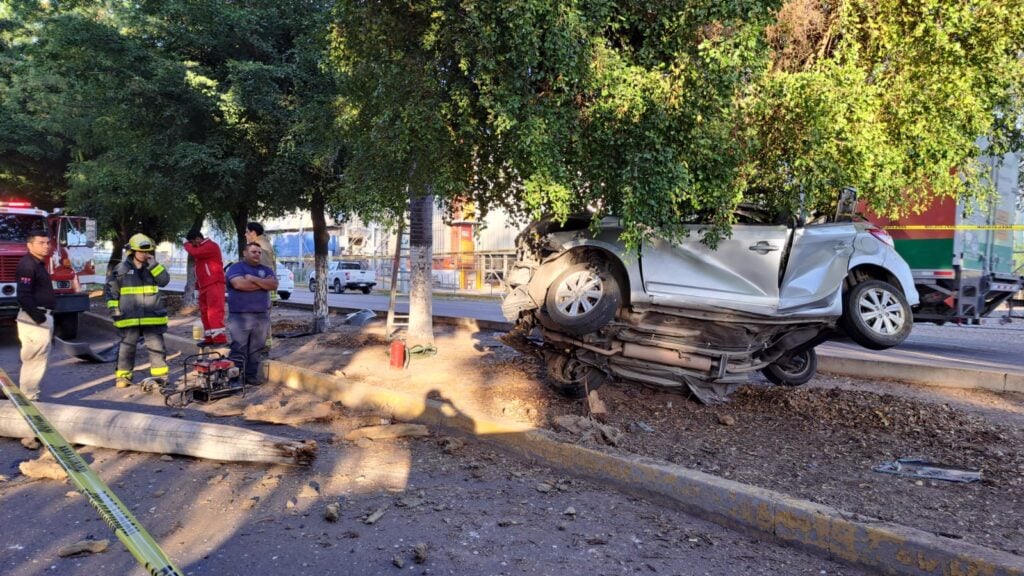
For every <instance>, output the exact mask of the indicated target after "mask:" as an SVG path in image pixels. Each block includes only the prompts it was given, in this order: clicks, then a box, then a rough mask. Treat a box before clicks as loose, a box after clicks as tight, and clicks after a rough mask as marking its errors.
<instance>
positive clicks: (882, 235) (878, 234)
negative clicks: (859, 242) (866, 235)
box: [868, 228, 896, 248]
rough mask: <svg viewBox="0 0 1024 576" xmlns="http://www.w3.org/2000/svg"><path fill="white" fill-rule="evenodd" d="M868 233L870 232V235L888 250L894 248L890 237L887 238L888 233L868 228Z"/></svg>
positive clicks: (879, 229)
mask: <svg viewBox="0 0 1024 576" xmlns="http://www.w3.org/2000/svg"><path fill="white" fill-rule="evenodd" d="M868 232H870V233H871V235H872V236H874V237H875V239H876V240H878V241H879V242H881V243H882V244H885V245H886V246H888V247H890V248H895V247H896V244H895V243H894V242H893V241H892V236H889V233H888V232H886V231H885V230H882V229H881V228H868Z"/></svg>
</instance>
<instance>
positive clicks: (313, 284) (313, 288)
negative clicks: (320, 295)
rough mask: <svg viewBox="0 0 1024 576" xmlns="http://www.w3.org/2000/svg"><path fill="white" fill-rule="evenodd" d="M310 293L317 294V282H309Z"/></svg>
mask: <svg viewBox="0 0 1024 576" xmlns="http://www.w3.org/2000/svg"><path fill="white" fill-rule="evenodd" d="M309 291H310V292H316V280H310V281H309Z"/></svg>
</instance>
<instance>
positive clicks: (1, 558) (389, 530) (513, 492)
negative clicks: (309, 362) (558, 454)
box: [0, 312, 866, 576]
mask: <svg viewBox="0 0 1024 576" xmlns="http://www.w3.org/2000/svg"><path fill="white" fill-rule="evenodd" d="M274 316H275V324H277V325H278V326H284V323H283V322H278V321H279V320H281V319H282V315H281V314H278V313H276V312H275V315H274ZM193 319H194V317H193V318H189V317H183V318H174V319H172V332H174V333H175V334H176V335H181V336H185V335H187V334H188V333H189V332H190V330H189V328H190V326H191V322H192V320H193ZM293 320H294V318H293ZM300 320H301V319H300ZM370 333H371V332H369V331H367V332H363V331H358V330H352V329H346V328H339V329H337V330H336V331H334V332H332V333H331V334H330V337H332V338H333V337H338V338H339V341H342V340H340V339H342V338H344V341H345V342H363V343H367V342H369V344H368V345H367V346H366V347H365V349H359V350H352V349H347V350H349V351H350V352H351V353H350V354H348V355H347V356H344V355H342V354H340V353H339V352H340V351H343V350H346V349H345V348H341V347H338V346H335V345H324V343H323V342H319V343H318V342H317V340H314V339H311V338H304V339H302V338H296V339H285V338H280V339H278V340H277V341H276V342H277V346H276V348H275V349H274V355H275V356H277V355H282V356H284V355H287V356H288V360H289V361H294V362H296V363H302V362H303V359H304V358H305V357H311V358H316V359H317V360H323V359H325V358H327V359H334V361H336V362H337V363H338V365H339V366H341V365H344V366H345V367H347V368H350V369H352V370H353V371H354V372H355V373H357V374H360V375H361V376H360V377H362V375H364V374H367V373H368V372H363V371H362V370H363V368H364V367H365V368H366V369H367V370H369V369H371V368H372V369H373V370H375V371H376V372H379V373H381V374H384V375H389V372H388V371H387V369H386V368H381V366H382V365H385V364H386V363H387V361H386V357H384V356H383V345H381V344H377V343H376V342H377V340H376V338H375V337H367V336H366V335H367V334H370ZM80 337H81V339H82V340H83V341H87V342H92V343H94V344H96V345H99V344H100V343H102V342H105V341H109V340H110V339H112V338H113V337H114V336H113V332H112V331H111V329H110V327H109V326H108V325H103V324H101V323H93V322H86V323H83V327H82V330H81V332H80ZM12 340H13V337H10V336H9V337H8V339H7V340H6V341H3V334H0V341H2V344H3V345H2V346H0V360H3V362H6V363H10V362H13V361H15V358H16V357H17V341H16V340H13V342H12ZM454 342H455V341H454V340H452V341H449V340H445V341H442V342H441V344H442V349H441V353H440V355H439V356H438V357H437V359H435V360H415V361H414V362H415V364H414V367H415V368H418V369H425V370H424V371H425V372H430V373H433V372H435V371H436V370H439V369H440V366H441V365H442V362H441V361H442V359H443V360H444V361H454V359H455V356H456V355H455V351H456V350H458V349H459V348H457V347H456V346H455V343H454ZM467 342H472V340H469V341H467ZM470 346H471V344H470ZM470 349H472V348H470ZM300 350H301V351H302V352H300ZM493 352H494V355H495V357H498V356H502V355H504V354H505V352H506V350H504V349H499V348H495V349H493ZM364 354H365V358H364V356H363V355H364ZM352 357H355V358H357V360H355V361H350V362H347V363H346V361H345V358H352ZM466 359H467V360H468V361H470V362H472V363H473V364H477V363H480V362H481V360H480V359H479V358H477V357H476V355H475V354H470V355H467V356H466ZM171 365H172V376H173V377H175V378H177V377H180V374H181V361H180V360H177V361H172V362H171ZM112 368H113V367H112V365H111V364H89V363H82V362H77V361H74V360H72V359H70V358H68V357H67V356H65V355H63V354H62V353H61V352H60V351H56V352H55V354H54V356H53V358H51V365H50V369H49V371H48V372H47V377H46V378H44V381H43V386H42V388H43V395H44V397H45V398H47V400H48V401H52V402H56V403H72V404H75V405H80V406H85V407H89V406H93V407H103V408H114V409H118V408H121V409H124V410H127V411H131V412H142V413H151V414H159V415H163V416H168V415H170V416H173V417H177V418H182V419H184V420H186V421H191V422H213V423H219V424H229V425H234V426H239V427H243V428H246V429H251V430H258V431H262V432H268V433H271V434H275V435H278V436H283V437H285V438H289V439H291V440H307V439H313V440H316V442H317V443H318V445H319V456H318V458H317V459H316V460H315V461H314V462H312V463H311V465H310V466H308V467H306V466H303V467H292V466H283V465H271V464H256V463H241V462H215V461H211V460H200V459H194V458H190V457H185V456H179V455H169V454H168V455H159V454H147V453H138V452H131V451H118V450H112V449H104V448H94V447H79V448H78V452H79V453H80V454H82V455H83V457H85V458H86V459H87V460H88V461H89V462H90V464H91V467H92V468H93V469H94V470H95V471H96V473H97V474H98V475H99V476H100V477H101V478H103V479H104V481H105V482H106V483H107V484H108V485H109V486H110V488H111V489H112V490H113V491H115V492H116V494H117V495H118V497H119V498H120V499H121V500H122V501H123V502H124V503H125V504H126V505H127V506H128V507H129V508H130V509H131V510H132V511H133V513H134V514H135V515H136V517H137V518H138V520H139V521H140V523H141V524H142V525H143V526H144V527H145V528H146V529H147V531H148V532H149V533H150V534H151V535H152V536H153V537H154V539H155V540H156V541H157V542H158V543H159V545H160V546H161V548H162V549H163V550H164V551H165V552H166V553H167V554H168V556H169V557H170V558H172V559H173V561H174V562H175V563H176V564H177V565H178V567H179V568H181V569H182V570H183V571H184V572H186V573H188V574H194V575H197V576H200V575H206V574H216V575H218V576H243V575H244V576H251V575H253V574H275V575H282V576H284V575H287V576H306V575H314V574H317V575H319V574H333V573H337V572H339V568H338V567H339V566H344V568H343V569H342V571H344V572H345V573H352V574H400V573H402V572H404V571H405V570H404V569H407V570H409V571H410V572H408V573H415V574H436V575H442V574H449V575H453V574H493V575H496V576H497V575H503V576H511V575H519V574H571V573H584V574H602V575H609V576H612V575H626V574H639V573H644V574H647V573H651V574H694V575H703V576H730V575H733V574H749V575H752V576H774V575H775V574H787V575H789V574H793V575H806V576H812V575H813V576H821V575H823V574H827V575H830V576H864V575H865V574H866V573H865V572H864V571H863V570H860V569H857V568H851V567H849V566H843V565H841V564H837V563H836V562H835V561H833V560H829V559H827V558H821V557H817V556H811V555H809V554H806V553H804V552H801V551H800V550H798V549H795V548H791V547H783V546H778V545H776V544H775V543H773V542H765V541H759V540H758V539H756V538H752V537H751V536H750V535H746V534H742V533H739V532H735V531H731V530H728V529H726V528H723V527H721V526H718V525H715V524H712V523H710V522H706V521H703V520H700V519H698V518H694V517H692V516H689V515H687V514H685V513H683V512H680V511H678V510H674V509H672V508H666V507H664V506H662V505H661V504H659V503H655V502H648V501H646V500H644V499H641V498H635V497H632V496H629V495H625V494H622V493H620V492H617V491H615V490H613V489H611V488H609V487H607V486H602V485H597V484H594V483H592V482H588V481H586V480H585V479H581V478H578V477H575V476H574V475H573V474H572V473H571V471H566V470H552V469H550V468H548V467H545V466H538V465H536V464H535V463H532V462H528V461H523V459H521V458H518V457H513V456H509V455H507V454H503V453H500V452H498V451H495V450H494V449H493V448H491V447H489V446H488V445H486V444H485V443H483V442H477V441H473V440H472V439H468V438H458V437H452V436H448V435H447V434H448V431H445V430H438V429H433V428H430V427H427V431H428V433H429V436H415V437H409V436H403V437H400V438H384V436H396V435H397V434H395V433H394V432H395V431H396V430H397V429H398V428H402V430H404V432H403V434H404V433H408V432H412V433H416V434H418V433H421V430H422V429H420V428H418V427H405V426H401V425H400V424H401V423H396V422H394V421H393V420H392V419H390V418H389V415H388V414H385V413H357V412H354V411H351V410H348V409H346V408H344V407H342V406H340V405H338V404H337V403H329V404H332V405H333V406H332V407H333V414H332V415H331V417H330V418H329V419H327V420H318V421H315V422H301V423H295V424H289V425H283V426H282V425H271V424H264V423H260V422H248V421H245V420H243V419H242V417H241V414H242V413H243V412H244V409H245V408H246V407H251V406H279V407H281V408H283V409H284V410H285V411H287V410H288V409H290V408H292V407H304V406H320V405H321V404H322V400H321V399H320V398H317V397H316V396H314V395H312V394H310V393H306V392H301V391H295V390H291V389H288V388H286V387H284V386H282V385H280V384H276V383H268V384H264V385H263V386H260V387H257V388H254V389H250V390H248V391H247V393H246V395H245V396H244V397H239V396H234V397H231V398H226V399H224V400H221V401H218V402H215V403H213V404H207V405H202V404H190V405H188V406H186V407H184V408H182V409H171V408H168V407H167V406H165V405H164V404H163V398H162V397H161V396H160V395H159V394H157V393H155V392H149V393H147V392H144V391H142V390H141V389H140V388H139V387H131V388H115V387H114V386H113V374H112ZM489 369H490V370H494V372H493V373H495V374H498V373H501V372H503V371H505V370H504V368H501V367H500V366H499V367H496V368H494V367H492V368H489ZM465 372H467V373H469V372H471V371H470V370H465ZM413 373H414V372H413V371H409V372H403V373H399V374H402V375H404V376H410V375H412V374H413ZM452 376H453V375H448V376H447V377H446V378H447V379H448V380H450V379H452ZM454 376H455V377H457V378H460V379H461V377H462V376H463V374H455V375H454ZM477 377H478V375H477V374H476V373H475V372H474V373H473V374H472V380H473V381H476V378H477ZM500 387H502V388H508V390H507V392H508V394H509V395H507V396H503V399H502V400H500V403H499V404H495V406H496V407H499V406H501V405H513V404H512V400H513V399H515V398H516V396H515V394H516V389H515V387H507V386H505V385H501V386H500ZM445 390H446V393H451V394H452V398H453V401H454V402H455V403H457V404H458V405H459V406H468V404H469V403H470V400H469V399H465V398H462V397H459V396H457V395H460V394H462V391H461V390H457V389H455V388H454V387H448V388H445ZM537 390H538V398H539V399H540V400H541V401H542V402H543V401H545V399H546V398H548V397H549V396H548V395H547V393H546V391H545V390H544V389H543V388H537ZM555 403H556V405H561V401H559V400H555ZM515 405H516V406H519V407H527V404H526V403H525V402H523V403H520V404H515ZM565 406H566V407H568V408H570V409H571V408H572V406H573V405H572V404H571V403H566V404H565ZM530 408H531V409H533V412H532V414H534V415H537V412H539V411H540V409H543V410H547V408H546V407H545V406H544V404H542V403H538V404H536V405H533V406H531V407H530ZM525 415H526V413H525V412H524V416H525ZM388 424H392V425H394V426H393V427H390V430H389V431H390V432H391V433H390V434H388V433H387V432H388V430H386V429H388V428H389V427H388V426H387V425H388ZM367 426H373V427H376V429H373V430H366V429H365V427H367ZM382 427H383V428H382ZM356 429H363V430H364V432H363V433H360V434H358V435H359V436H362V437H360V438H357V439H355V440H354V441H348V440H345V436H346V435H347V434H349V433H350V432H352V431H353V430H356ZM368 436H370V437H375V438H376V439H371V438H370V437H368ZM39 456H40V453H39V452H38V451H37V450H30V449H28V448H25V447H23V445H22V444H21V443H20V442H19V440H18V439H7V438H0V472H2V473H0V525H3V526H4V529H5V530H4V537H5V541H4V545H3V549H2V550H3V551H2V553H0V574H4V575H5V576H38V575H39V574H42V573H44V572H45V573H51V572H52V573H60V574H65V575H68V576H79V575H87V574H88V575H94V574H136V573H141V569H140V568H139V567H138V566H137V562H136V560H135V559H134V558H133V557H132V555H131V554H129V552H128V551H127V549H126V548H125V547H124V546H123V545H122V544H120V543H119V542H116V541H114V540H113V539H112V538H111V535H110V534H111V533H110V529H109V527H108V526H107V525H106V524H105V523H104V522H103V521H102V520H101V518H100V516H99V515H98V514H97V513H96V511H95V510H94V509H93V508H92V507H91V506H89V505H88V504H87V503H86V499H85V498H84V497H83V496H82V495H81V494H80V493H79V492H78V491H77V490H75V489H74V487H73V486H72V485H71V484H69V483H67V482H66V481H62V480H50V479H35V478H32V477H28V476H25V475H23V474H20V473H19V472H18V465H19V464H20V463H23V462H25V461H26V460H33V459H36V458H38V457H39ZM101 539H110V540H109V547H108V548H107V549H106V550H105V551H102V552H100V551H99V549H100V548H101V545H100V542H102V540H101ZM76 543H78V544H79V548H78V549H76V548H68V546H69V545H75V544H76ZM85 546H87V547H88V548H89V550H93V551H94V552H95V553H92V554H89V553H85V550H81V551H82V553H80V554H79V553H74V552H78V551H79V549H81V548H82V547H85ZM67 553H71V555H70V556H67V557H63V556H62V554H67ZM400 569H402V571H400Z"/></svg>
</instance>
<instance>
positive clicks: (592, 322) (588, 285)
mask: <svg viewBox="0 0 1024 576" xmlns="http://www.w3.org/2000/svg"><path fill="white" fill-rule="evenodd" d="M621 300H622V296H621V293H620V289H619V282H618V280H617V279H616V278H615V275H614V274H612V272H611V269H610V267H609V265H608V263H607V262H606V261H604V260H601V261H600V262H598V263H597V264H595V265H590V264H583V263H580V264H573V265H572V266H569V267H568V268H566V269H565V270H563V271H562V273H561V274H559V275H558V276H557V277H556V278H555V281H554V282H552V283H551V285H550V286H548V293H547V297H546V299H545V310H546V312H547V315H548V317H549V318H550V320H551V322H552V323H553V324H554V325H555V327H556V329H558V330H560V331H562V332H565V333H567V334H572V335H575V336H582V335H583V334H589V333H591V332H596V331H597V330H599V329H601V328H603V327H604V326H605V325H606V324H608V323H609V322H611V321H612V320H613V319H615V313H616V312H617V311H618V309H619V303H620V302H621Z"/></svg>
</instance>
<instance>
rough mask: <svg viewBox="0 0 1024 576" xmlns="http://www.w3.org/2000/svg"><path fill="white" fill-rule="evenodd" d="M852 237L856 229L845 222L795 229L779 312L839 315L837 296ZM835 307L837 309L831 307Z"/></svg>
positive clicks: (848, 256)
mask: <svg viewBox="0 0 1024 576" xmlns="http://www.w3.org/2000/svg"><path fill="white" fill-rule="evenodd" d="M856 237H857V230H856V228H854V226H853V224H852V223H846V222H842V223H835V224H822V225H819V226H807V227H804V228H797V229H796V230H795V231H794V233H793V247H792V249H791V250H790V254H789V258H788V262H787V264H786V273H785V276H784V277H783V280H782V292H781V296H780V301H779V309H780V311H782V312H784V313H793V312H798V311H800V310H801V309H807V311H808V312H811V311H815V310H817V311H820V312H821V313H823V314H829V315H831V314H839V313H840V312H841V311H842V308H841V303H840V302H839V300H838V296H839V295H840V294H841V290H842V286H843V279H844V278H846V273H847V270H848V268H849V265H850V256H851V255H852V254H853V241H854V239H855V238H856ZM836 306H839V308H838V309H837V310H833V308H835V307H836Z"/></svg>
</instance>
